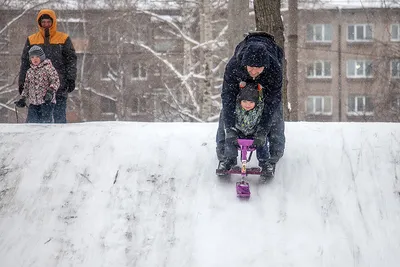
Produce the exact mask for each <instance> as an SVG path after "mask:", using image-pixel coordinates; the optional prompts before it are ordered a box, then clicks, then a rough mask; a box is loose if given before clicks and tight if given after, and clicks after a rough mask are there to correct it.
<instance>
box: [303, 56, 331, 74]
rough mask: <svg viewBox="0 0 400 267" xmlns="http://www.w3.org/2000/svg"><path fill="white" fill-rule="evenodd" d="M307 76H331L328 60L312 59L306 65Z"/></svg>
mask: <svg viewBox="0 0 400 267" xmlns="http://www.w3.org/2000/svg"><path fill="white" fill-rule="evenodd" d="M307 77H308V78H331V77H332V73H331V62H330V61H321V60H319V61H314V62H313V63H310V64H308V65H307Z"/></svg>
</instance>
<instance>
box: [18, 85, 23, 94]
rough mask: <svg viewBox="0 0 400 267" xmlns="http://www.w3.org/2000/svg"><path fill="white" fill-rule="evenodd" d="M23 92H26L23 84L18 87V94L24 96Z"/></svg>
mask: <svg viewBox="0 0 400 267" xmlns="http://www.w3.org/2000/svg"><path fill="white" fill-rule="evenodd" d="M22 91H24V85H23V84H21V85H19V86H18V92H19V94H22Z"/></svg>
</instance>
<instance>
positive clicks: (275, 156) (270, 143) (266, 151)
mask: <svg viewBox="0 0 400 267" xmlns="http://www.w3.org/2000/svg"><path fill="white" fill-rule="evenodd" d="M241 137H242V138H243V137H245V136H241ZM247 138H251V136H247ZM266 138H267V140H266V142H265V146H263V147H260V148H257V150H256V151H257V159H258V160H259V161H269V162H270V163H277V162H278V161H279V159H280V158H281V157H282V156H283V153H284V151H285V141H286V139H285V122H284V120H283V107H281V108H279V109H278V110H277V111H276V112H275V113H274V114H273V116H272V125H271V128H270V131H269V132H268V133H267V137H266ZM216 142H217V157H218V160H220V161H221V160H224V159H225V158H236V157H237V155H238V150H237V147H236V146H235V145H234V144H226V143H225V127H224V121H223V117H222V110H221V114H220V117H219V123H218V130H217V137H216Z"/></svg>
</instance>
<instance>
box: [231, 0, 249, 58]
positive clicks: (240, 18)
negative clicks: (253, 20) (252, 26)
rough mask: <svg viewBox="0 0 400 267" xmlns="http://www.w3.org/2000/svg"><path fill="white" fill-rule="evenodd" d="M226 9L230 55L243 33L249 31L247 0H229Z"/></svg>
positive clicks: (241, 38)
mask: <svg viewBox="0 0 400 267" xmlns="http://www.w3.org/2000/svg"><path fill="white" fill-rule="evenodd" d="M228 10H229V13H228V43H229V54H230V55H232V54H233V52H234V50H235V47H236V45H237V44H238V43H239V42H240V41H242V40H243V34H245V33H247V32H248V31H249V0H230V1H229V3H228Z"/></svg>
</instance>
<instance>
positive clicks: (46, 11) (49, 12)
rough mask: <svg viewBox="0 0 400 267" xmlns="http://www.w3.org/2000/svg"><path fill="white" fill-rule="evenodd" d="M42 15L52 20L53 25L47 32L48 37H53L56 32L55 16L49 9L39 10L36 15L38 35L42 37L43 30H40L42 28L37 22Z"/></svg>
mask: <svg viewBox="0 0 400 267" xmlns="http://www.w3.org/2000/svg"><path fill="white" fill-rule="evenodd" d="M44 14H46V15H49V16H50V18H52V19H53V24H52V25H51V27H50V29H49V30H50V36H54V35H55V34H56V31H57V16H56V13H55V12H54V11H53V10H51V9H42V10H40V11H39V13H38V15H37V17H36V21H37V23H38V26H39V31H40V34H41V35H42V36H43V37H44V28H42V26H40V21H39V18H40V17H41V16H42V15H44Z"/></svg>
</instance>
